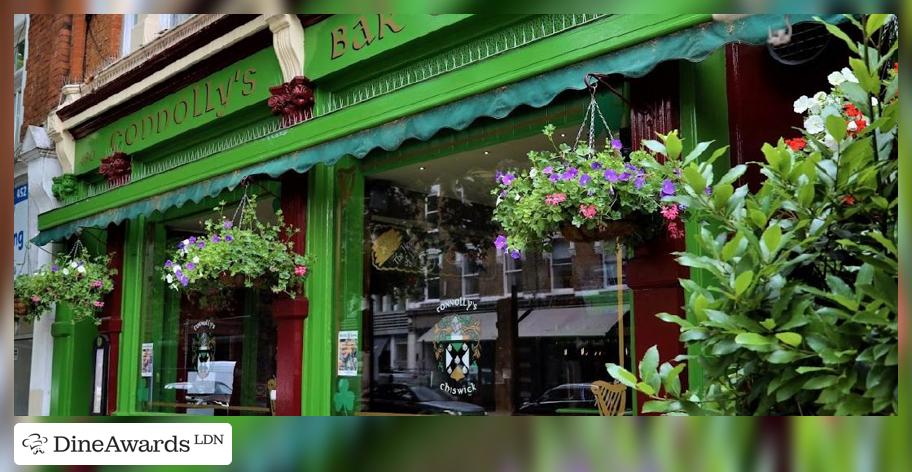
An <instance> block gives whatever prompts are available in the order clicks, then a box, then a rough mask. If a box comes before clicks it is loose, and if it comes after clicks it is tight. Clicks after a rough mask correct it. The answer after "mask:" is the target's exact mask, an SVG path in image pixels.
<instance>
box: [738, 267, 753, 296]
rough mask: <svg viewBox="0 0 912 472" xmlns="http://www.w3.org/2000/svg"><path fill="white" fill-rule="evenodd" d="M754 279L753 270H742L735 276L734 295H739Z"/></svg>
mask: <svg viewBox="0 0 912 472" xmlns="http://www.w3.org/2000/svg"><path fill="white" fill-rule="evenodd" d="M753 281H754V271H752V270H748V271H745V272H742V273H741V274H739V275H738V277H737V278H735V295H737V296H741V294H742V293H744V291H745V290H747V288H748V287H750V284H751V282H753Z"/></svg>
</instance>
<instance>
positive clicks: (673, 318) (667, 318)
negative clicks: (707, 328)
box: [656, 313, 694, 328]
mask: <svg viewBox="0 0 912 472" xmlns="http://www.w3.org/2000/svg"><path fill="white" fill-rule="evenodd" d="M656 318H658V319H660V320H662V321H664V322H666V323H674V324H676V325H678V326H680V327H682V328H693V327H694V325H693V323H691V322H690V321H687V320H685V319H684V318H681V317H680V316H677V315H672V314H670V313H659V314H657V315H656Z"/></svg>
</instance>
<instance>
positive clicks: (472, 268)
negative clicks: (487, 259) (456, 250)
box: [459, 248, 481, 297]
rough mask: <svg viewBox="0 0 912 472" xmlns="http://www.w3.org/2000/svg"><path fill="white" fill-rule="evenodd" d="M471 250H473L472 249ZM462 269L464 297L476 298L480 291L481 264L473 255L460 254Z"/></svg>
mask: <svg viewBox="0 0 912 472" xmlns="http://www.w3.org/2000/svg"><path fill="white" fill-rule="evenodd" d="M470 249H471V248H470ZM459 259H460V260H461V262H462V263H461V264H460V268H461V269H462V276H461V277H462V296H464V297H476V296H478V290H479V274H480V271H481V264H480V262H479V261H478V259H476V257H475V255H474V254H472V253H468V254H461V253H460V254H459Z"/></svg>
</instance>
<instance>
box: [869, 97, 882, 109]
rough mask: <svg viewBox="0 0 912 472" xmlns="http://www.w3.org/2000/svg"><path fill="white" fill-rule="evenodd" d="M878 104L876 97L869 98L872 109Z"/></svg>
mask: <svg viewBox="0 0 912 472" xmlns="http://www.w3.org/2000/svg"><path fill="white" fill-rule="evenodd" d="M878 103H880V102H878V101H877V97H871V106H872V107H876V106H877V104H878Z"/></svg>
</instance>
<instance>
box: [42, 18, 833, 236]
mask: <svg viewBox="0 0 912 472" xmlns="http://www.w3.org/2000/svg"><path fill="white" fill-rule="evenodd" d="M825 19H826V20H827V21H831V22H841V21H842V20H843V17H841V16H831V17H827V18H825ZM789 21H790V22H791V23H793V24H794V23H800V22H805V21H813V17H812V16H811V15H790V18H789ZM784 25H785V18H784V16H782V15H752V16H748V17H745V18H742V19H740V20H737V21H735V22H733V23H720V22H709V23H705V24H702V25H698V26H695V27H692V28H688V29H685V30H681V31H678V32H676V33H672V34H669V35H666V36H662V37H659V38H655V39H653V40H650V41H646V42H644V43H640V44H637V45H635V46H632V47H628V48H625V49H621V50H618V51H614V52H611V53H609V54H606V55H603V56H599V57H596V58H593V59H589V60H586V61H582V62H579V63H576V64H573V65H571V66H568V67H564V68H561V69H557V70H554V71H550V72H546V73H543V74H540V75H537V76H534V77H531V78H528V79H525V80H522V81H518V82H515V83H512V84H510V85H506V86H503V87H499V88H497V89H494V90H490V91H488V92H484V93H481V94H478V95H474V96H471V97H468V98H464V99H461V100H458V101H455V102H452V103H449V104H447V105H443V106H439V107H437V108H433V109H430V110H427V111H424V112H420V113H417V114H414V115H411V116H408V117H404V118H401V119H398V120H395V121H392V122H390V123H387V124H384V125H381V126H377V127H374V128H371V129H366V130H363V131H360V132H356V133H353V134H350V135H348V136H345V137H343V138H339V139H335V140H332V141H328V142H325V143H322V144H318V145H315V146H311V147H309V148H306V149H302V150H300V151H295V152H291V153H288V154H285V155H282V156H279V157H277V158H275V159H272V160H270V161H268V162H264V163H262V164H257V165H253V166H250V167H247V168H243V169H240V170H236V171H232V172H229V173H227V174H224V175H222V176H219V177H217V178H213V179H208V180H206V181H202V182H198V183H196V184H192V185H188V186H186V187H183V188H180V189H177V190H173V191H168V192H164V193H161V194H159V195H157V196H155V197H153V198H149V199H146V200H142V201H136V202H133V203H128V204H126V205H124V206H121V207H118V208H114V209H110V210H105V211H101V212H99V213H96V214H94V215H92V216H89V217H85V218H80V219H77V220H73V221H69V222H67V223H64V224H61V225H58V226H55V227H52V228H48V229H45V230H43V231H41V232H40V233H39V234H38V235H37V236H36V237H35V238H34V239H33V243H35V244H39V245H44V244H47V243H48V242H51V241H55V240H59V239H62V238H65V237H68V236H69V235H71V234H73V233H75V232H76V231H77V230H78V229H79V228H82V227H105V226H107V225H109V224H111V223H120V222H122V221H124V220H128V219H132V218H135V217H136V216H139V215H150V214H152V213H154V212H156V211H158V212H163V211H165V210H167V209H169V208H175V207H180V206H183V205H184V204H186V203H188V202H199V201H201V200H202V199H204V198H206V197H211V196H215V195H218V194H219V193H220V192H222V191H224V190H231V189H233V188H235V187H236V186H237V185H238V184H239V183H240V182H241V180H243V179H244V178H245V177H247V176H251V175H263V174H265V175H269V176H271V177H278V176H279V175H281V174H283V173H285V172H287V171H295V172H299V173H303V172H306V171H307V170H308V169H310V168H311V167H313V166H314V165H316V164H320V163H324V164H332V163H335V162H336V161H338V160H339V159H340V158H342V157H344V156H348V155H350V156H354V157H356V158H359V159H360V158H363V157H364V156H365V155H367V154H368V153H369V152H370V151H372V150H374V149H378V148H380V149H384V150H393V149H396V148H398V147H399V146H400V145H401V144H402V143H403V142H405V141H406V140H409V139H419V140H428V139H430V138H431V137H433V136H434V135H435V134H436V133H437V132H439V131H440V130H442V129H447V128H449V129H453V130H457V131H458V130H462V129H465V128H466V127H468V126H469V125H470V124H471V123H472V122H474V121H475V120H477V119H479V118H482V117H490V118H498V119H499V118H503V117H505V116H507V115H508V114H509V113H510V112H512V111H513V110H514V109H516V108H517V107H519V106H523V105H527V106H531V107H535V108H539V107H542V106H545V105H547V104H548V103H550V102H551V101H552V100H553V99H554V98H555V97H556V96H557V95H558V94H560V93H561V92H564V91H566V90H582V89H583V88H584V87H585V86H584V83H583V77H584V76H585V75H586V74H587V73H590V72H595V73H601V74H621V75H625V76H628V77H641V76H643V75H645V74H646V73H648V72H649V71H651V70H652V69H653V68H654V67H655V66H656V65H657V64H659V63H661V62H665V61H672V60H687V61H691V62H699V61H701V60H703V59H705V58H706V57H707V56H708V55H709V54H711V53H712V52H713V51H715V50H716V49H718V48H719V47H721V46H723V45H725V44H727V43H732V42H743V43H750V44H762V43H764V42H765V41H766V39H767V36H768V34H769V30H770V29H771V28H772V29H779V28H782V27H784ZM268 139H269V137H266V138H263V140H264V145H266V144H265V140H268ZM218 157H219V156H218V155H214V156H211V157H209V158H207V159H218Z"/></svg>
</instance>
